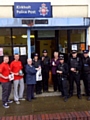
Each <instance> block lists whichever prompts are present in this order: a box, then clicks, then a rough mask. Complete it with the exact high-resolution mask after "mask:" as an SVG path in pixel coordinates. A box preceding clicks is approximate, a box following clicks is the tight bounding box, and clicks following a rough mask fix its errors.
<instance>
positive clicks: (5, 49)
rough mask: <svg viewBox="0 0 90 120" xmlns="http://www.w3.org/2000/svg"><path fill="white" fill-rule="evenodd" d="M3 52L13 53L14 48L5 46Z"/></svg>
mask: <svg viewBox="0 0 90 120" xmlns="http://www.w3.org/2000/svg"><path fill="white" fill-rule="evenodd" d="M3 53H4V54H6V55H9V56H11V55H12V48H11V47H3Z"/></svg>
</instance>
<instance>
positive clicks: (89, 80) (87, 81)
mask: <svg viewBox="0 0 90 120" xmlns="http://www.w3.org/2000/svg"><path fill="white" fill-rule="evenodd" d="M88 53H89V51H88V50H84V51H83V55H84V56H83V60H82V66H83V82H84V86H85V93H86V96H88V99H87V100H90V57H89V55H88Z"/></svg>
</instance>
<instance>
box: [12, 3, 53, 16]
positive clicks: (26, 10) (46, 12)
mask: <svg viewBox="0 0 90 120" xmlns="http://www.w3.org/2000/svg"><path fill="white" fill-rule="evenodd" d="M14 17H15V18H47V17H52V13H51V3H50V2H43V3H42V2H15V3H14Z"/></svg>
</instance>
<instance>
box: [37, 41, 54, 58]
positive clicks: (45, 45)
mask: <svg viewBox="0 0 90 120" xmlns="http://www.w3.org/2000/svg"><path fill="white" fill-rule="evenodd" d="M44 49H46V50H47V51H48V56H49V57H50V58H52V56H53V52H54V51H55V49H56V44H55V40H45V39H44V40H38V41H37V50H36V52H38V53H39V55H40V56H42V51H43V50H44Z"/></svg>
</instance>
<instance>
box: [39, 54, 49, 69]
mask: <svg viewBox="0 0 90 120" xmlns="http://www.w3.org/2000/svg"><path fill="white" fill-rule="evenodd" d="M42 57H43V58H44V60H42ZM42 57H41V66H42V70H45V71H49V69H50V58H49V57H48V56H42Z"/></svg>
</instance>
